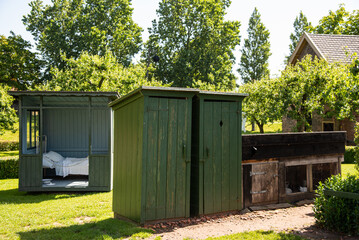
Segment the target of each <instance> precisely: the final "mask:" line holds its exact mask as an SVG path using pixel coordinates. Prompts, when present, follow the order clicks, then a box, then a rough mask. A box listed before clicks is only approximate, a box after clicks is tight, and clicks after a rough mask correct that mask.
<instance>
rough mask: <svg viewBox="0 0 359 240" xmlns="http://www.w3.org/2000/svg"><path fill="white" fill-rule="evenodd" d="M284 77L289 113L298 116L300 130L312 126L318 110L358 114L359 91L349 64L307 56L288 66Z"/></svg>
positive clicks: (327, 114)
mask: <svg viewBox="0 0 359 240" xmlns="http://www.w3.org/2000/svg"><path fill="white" fill-rule="evenodd" d="M280 79H281V80H280V81H279V84H278V85H277V88H278V89H280V92H281V93H280V99H281V101H283V103H282V106H283V107H284V109H285V110H284V111H286V115H287V116H288V117H290V118H292V119H295V120H297V126H296V130H297V131H303V130H304V129H306V130H308V129H310V126H311V122H310V121H311V116H312V114H313V113H314V112H316V113H318V114H320V115H321V116H323V117H327V118H331V117H335V118H336V119H338V120H341V119H344V118H353V117H354V113H355V111H356V109H357V107H358V97H359V94H358V87H357V80H356V78H355V77H354V76H353V75H352V74H350V71H349V66H347V65H343V64H339V63H328V62H326V61H325V60H324V59H321V60H319V59H317V58H314V59H313V60H312V59H311V57H310V56H307V57H305V58H304V59H302V61H300V62H297V63H296V65H295V66H288V67H287V68H286V69H285V70H284V71H283V72H282V74H281V77H280ZM328 109H329V110H328Z"/></svg>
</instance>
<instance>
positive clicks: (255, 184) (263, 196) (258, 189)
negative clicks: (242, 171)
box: [249, 162, 279, 204]
mask: <svg viewBox="0 0 359 240" xmlns="http://www.w3.org/2000/svg"><path fill="white" fill-rule="evenodd" d="M249 175H250V177H251V183H252V184H251V185H252V187H251V190H250V195H251V199H252V201H251V202H252V204H259V203H277V202H278V196H279V193H278V163H277V162H275V163H263V164H253V165H252V170H251V171H250V173H249Z"/></svg>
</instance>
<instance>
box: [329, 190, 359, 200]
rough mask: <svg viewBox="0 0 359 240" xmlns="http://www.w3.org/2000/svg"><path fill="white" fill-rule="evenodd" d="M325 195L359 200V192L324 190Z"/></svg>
mask: <svg viewBox="0 0 359 240" xmlns="http://www.w3.org/2000/svg"><path fill="white" fill-rule="evenodd" d="M324 195H326V196H335V197H340V198H347V199H354V200H359V193H351V192H341V191H333V190H324Z"/></svg>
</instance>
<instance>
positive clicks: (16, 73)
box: [0, 32, 43, 90]
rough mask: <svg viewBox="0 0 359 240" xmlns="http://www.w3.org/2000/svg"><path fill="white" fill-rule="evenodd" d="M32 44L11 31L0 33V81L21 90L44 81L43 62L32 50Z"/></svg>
mask: <svg viewBox="0 0 359 240" xmlns="http://www.w3.org/2000/svg"><path fill="white" fill-rule="evenodd" d="M30 49H31V44H30V43H29V42H27V41H25V40H24V39H23V38H22V37H21V36H20V35H15V34H14V33H13V32H11V35H10V36H9V37H7V38H6V37H5V36H3V35H0V82H1V83H4V84H6V85H8V86H10V87H12V88H16V89H19V90H25V89H28V88H29V87H31V86H34V85H35V84H39V83H41V81H42V76H41V68H42V66H43V62H42V61H41V60H39V59H38V56H37V54H36V53H33V52H31V51H30Z"/></svg>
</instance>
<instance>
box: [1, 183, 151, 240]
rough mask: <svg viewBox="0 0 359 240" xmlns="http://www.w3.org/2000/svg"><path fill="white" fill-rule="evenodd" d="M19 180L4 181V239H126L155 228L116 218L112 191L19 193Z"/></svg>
mask: <svg viewBox="0 0 359 240" xmlns="http://www.w3.org/2000/svg"><path fill="white" fill-rule="evenodd" d="M17 186H18V180H17V179H10V180H0V213H1V214H0V233H1V239H39V240H42V239H44V240H45V239H46V240H47V239H59V240H60V239H61V240H65V239H78V240H82V239H86V240H87V239H122V238H125V237H130V236H132V235H134V234H136V236H148V235H149V234H148V233H153V230H150V229H144V228H140V227H138V226H136V225H134V224H132V223H129V222H125V221H120V220H118V219H114V218H113V212H112V192H105V193H43V194H28V193H24V192H19V191H18V189H17Z"/></svg>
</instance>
